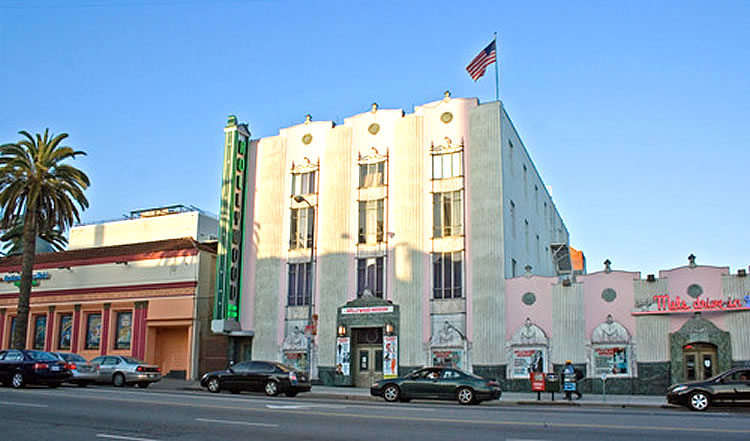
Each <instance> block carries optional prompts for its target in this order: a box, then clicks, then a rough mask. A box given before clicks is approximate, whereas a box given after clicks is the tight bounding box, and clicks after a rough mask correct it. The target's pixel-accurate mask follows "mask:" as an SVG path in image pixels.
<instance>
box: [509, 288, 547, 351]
mask: <svg viewBox="0 0 750 441" xmlns="http://www.w3.org/2000/svg"><path fill="white" fill-rule="evenodd" d="M555 283H557V277H539V276H535V277H530V278H526V277H523V276H522V277H516V278H515V279H506V281H505V300H506V301H505V335H506V338H507V339H508V340H510V339H511V338H512V337H513V333H514V332H515V331H516V330H517V329H518V328H519V327H521V325H523V324H524V321H525V320H526V317H529V318H531V321H532V322H534V324H535V325H537V326H539V327H540V328H542V330H544V332H545V334H546V335H547V337H552V335H551V333H552V285H554V284H555ZM527 292H533V293H534V294H535V295H536V302H535V303H534V304H533V305H526V304H525V303H523V302H522V301H521V298H522V297H523V295H524V294H525V293H527Z"/></svg>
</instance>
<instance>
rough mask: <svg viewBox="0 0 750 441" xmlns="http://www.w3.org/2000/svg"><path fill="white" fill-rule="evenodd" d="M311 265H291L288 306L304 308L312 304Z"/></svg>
mask: <svg viewBox="0 0 750 441" xmlns="http://www.w3.org/2000/svg"><path fill="white" fill-rule="evenodd" d="M311 280H312V279H311V278H310V263H309V262H308V263H290V264H289V286H288V287H287V288H288V292H289V297H288V305H289V306H304V305H309V304H310V291H311V285H310V281H311Z"/></svg>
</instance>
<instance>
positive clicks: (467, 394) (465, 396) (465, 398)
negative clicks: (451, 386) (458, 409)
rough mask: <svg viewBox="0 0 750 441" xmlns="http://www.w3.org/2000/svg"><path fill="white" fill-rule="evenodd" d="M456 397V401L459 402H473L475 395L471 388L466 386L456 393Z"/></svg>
mask: <svg viewBox="0 0 750 441" xmlns="http://www.w3.org/2000/svg"><path fill="white" fill-rule="evenodd" d="M456 398H458V402H459V403H461V404H474V400H475V398H476V397H475V396H474V391H473V390H471V389H469V388H468V387H462V388H461V389H459V390H458V392H457V393H456Z"/></svg>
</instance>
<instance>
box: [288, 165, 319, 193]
mask: <svg viewBox="0 0 750 441" xmlns="http://www.w3.org/2000/svg"><path fill="white" fill-rule="evenodd" d="M316 173H317V172H316V171H311V172H307V173H292V196H297V195H304V194H313V193H317V191H316V188H315V174H316Z"/></svg>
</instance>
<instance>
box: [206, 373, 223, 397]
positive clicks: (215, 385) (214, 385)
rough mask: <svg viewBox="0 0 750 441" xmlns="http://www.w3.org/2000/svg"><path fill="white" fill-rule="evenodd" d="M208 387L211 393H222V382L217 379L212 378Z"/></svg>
mask: <svg viewBox="0 0 750 441" xmlns="http://www.w3.org/2000/svg"><path fill="white" fill-rule="evenodd" d="M206 387H207V388H208V391H209V392H211V393H214V394H217V393H219V392H221V380H219V379H218V378H216V377H211V378H209V379H208V383H207V384H206Z"/></svg>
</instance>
